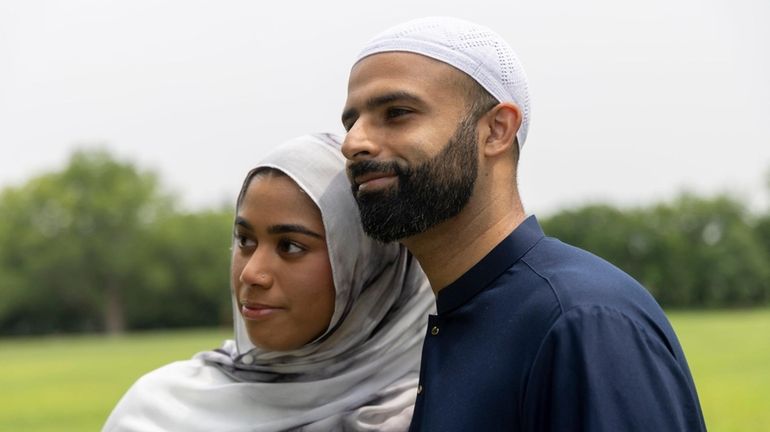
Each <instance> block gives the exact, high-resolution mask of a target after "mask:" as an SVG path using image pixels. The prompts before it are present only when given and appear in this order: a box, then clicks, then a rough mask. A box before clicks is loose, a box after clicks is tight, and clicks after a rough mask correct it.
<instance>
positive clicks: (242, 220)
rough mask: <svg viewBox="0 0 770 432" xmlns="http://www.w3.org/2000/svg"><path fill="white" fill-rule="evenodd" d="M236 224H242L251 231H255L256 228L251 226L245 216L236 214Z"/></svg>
mask: <svg viewBox="0 0 770 432" xmlns="http://www.w3.org/2000/svg"><path fill="white" fill-rule="evenodd" d="M235 225H238V226H242V227H244V228H246V229H247V230H249V231H254V228H253V227H252V226H251V224H250V223H248V222H247V221H246V219H244V218H242V217H240V216H236V217H235Z"/></svg>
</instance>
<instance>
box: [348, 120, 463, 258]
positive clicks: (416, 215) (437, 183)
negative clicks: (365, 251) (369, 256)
mask: <svg viewBox="0 0 770 432" xmlns="http://www.w3.org/2000/svg"><path fill="white" fill-rule="evenodd" d="M476 140H477V138H476V130H475V126H474V122H472V121H471V120H470V119H468V118H465V119H464V120H463V121H462V122H461V123H460V124H459V125H458V126H457V130H456V131H455V133H454V135H453V136H452V138H450V139H449V141H448V142H447V144H446V145H445V146H444V148H443V149H442V150H441V152H440V153H439V154H437V155H436V156H435V157H433V158H432V159H430V160H428V161H425V162H423V163H421V164H420V165H418V166H416V167H409V166H406V165H405V164H399V163H397V162H395V161H391V162H376V161H361V162H354V163H351V164H350V166H349V167H348V175H349V176H350V178H351V179H353V178H356V177H358V176H360V175H363V174H366V173H369V172H377V173H381V172H390V173H395V174H396V176H397V178H398V182H397V185H396V186H394V187H392V188H387V189H385V190H379V191H373V192H369V191H359V190H358V187H357V186H356V185H353V195H354V196H355V198H356V202H357V203H358V209H359V211H360V213H361V223H362V224H363V227H364V232H365V233H366V234H367V235H369V237H372V238H374V239H375V240H379V241H381V242H384V243H389V242H392V241H396V240H401V239H405V238H407V237H411V236H413V235H415V234H420V233H423V232H425V231H427V230H428V229H430V228H432V227H433V226H435V225H437V224H439V223H441V222H443V221H445V220H447V219H449V218H451V217H454V216H456V215H457V214H458V213H460V211H461V210H462V209H463V208H464V207H465V205H466V204H468V200H469V199H470V197H471V195H472V194H473V187H474V185H475V184H476V177H477V175H478V148H477V147H476Z"/></svg>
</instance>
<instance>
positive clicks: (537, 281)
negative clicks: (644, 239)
mask: <svg viewBox="0 0 770 432" xmlns="http://www.w3.org/2000/svg"><path fill="white" fill-rule="evenodd" d="M527 273H529V274H527ZM517 274H518V277H514V275H517ZM506 277H510V278H511V281H515V282H516V283H517V285H519V286H520V287H521V288H520V289H527V287H530V289H539V290H547V291H548V292H549V295H550V296H553V298H554V299H555V300H556V301H557V302H558V303H559V305H560V307H561V309H562V310H567V309H570V308H572V307H575V306H579V305H597V306H610V307H615V308H619V309H624V308H625V307H627V306H629V305H632V304H636V305H640V306H643V307H645V308H647V307H652V308H655V309H657V308H659V306H658V305H657V302H655V300H654V299H653V298H652V296H651V295H650V294H649V292H648V291H647V290H646V289H645V288H644V287H643V286H642V285H641V284H640V283H639V282H638V281H636V280H635V279H634V278H633V277H631V276H630V275H629V274H627V273H626V272H625V271H623V270H621V269H619V268H618V267H616V266H615V265H613V264H612V263H610V262H609V261H607V260H605V259H603V258H601V257H599V256H597V255H594V254H593V253H591V252H588V251H586V250H583V249H580V248H578V247H575V246H572V245H569V244H567V243H564V242H562V241H560V240H558V239H556V238H553V237H544V238H543V239H541V241H539V242H538V243H537V244H536V245H535V246H534V247H532V248H531V249H530V250H529V251H527V253H526V254H525V255H524V256H523V257H522V258H521V259H520V260H519V261H517V262H516V263H514V264H513V265H512V266H511V268H510V269H509V271H508V272H507V273H506V275H503V278H506ZM522 281H526V283H525V284H522V283H521V282H522Z"/></svg>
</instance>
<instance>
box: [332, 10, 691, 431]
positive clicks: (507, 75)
mask: <svg viewBox="0 0 770 432" xmlns="http://www.w3.org/2000/svg"><path fill="white" fill-rule="evenodd" d="M529 116H530V112H529V96H528V90H527V79H526V77H525V75H524V71H523V69H522V68H521V65H520V63H519V61H518V59H517V58H516V56H515V54H514V53H513V51H512V50H511V48H510V47H509V46H508V45H507V43H506V42H505V41H504V40H503V39H502V38H500V36H498V35H497V34H495V33H494V32H492V31H491V30H489V29H487V28H485V27H482V26H479V25H476V24H473V23H469V22H466V21H462V20H457V19H451V18H426V19H420V20H415V21H411V22H408V23H405V24H401V25H399V26H396V27H394V28H392V29H389V30H387V31H385V32H384V33H382V34H380V35H379V36H377V37H375V38H374V39H373V40H372V41H370V42H369V44H368V45H367V46H366V47H365V48H364V50H363V51H362V52H361V54H360V55H359V58H358V60H357V61H356V63H355V64H354V66H353V68H352V69H351V73H350V78H349V82H348V98H347V102H346V105H345V108H344V112H343V114H342V121H343V124H344V126H345V128H346V129H347V131H348V133H347V136H346V139H345V142H344V144H343V147H342V150H343V153H344V154H345V156H346V157H347V158H348V159H349V166H348V175H349V177H350V179H351V182H352V189H353V193H354V194H355V197H356V200H357V202H358V205H359V209H360V213H361V218H362V221H363V223H364V227H365V230H366V231H367V234H369V235H370V236H372V237H374V238H376V239H379V240H381V241H384V242H390V241H396V240H397V241H400V242H402V243H403V244H404V245H406V246H407V247H408V248H409V250H410V251H411V252H412V253H413V254H414V255H415V256H416V257H417V259H418V260H419V262H420V264H421V265H422V267H423V269H424V270H425V272H426V274H427V275H428V278H429V279H430V282H431V285H432V287H433V290H434V292H435V293H436V297H437V298H436V302H437V314H436V315H433V316H431V317H430V322H429V325H428V332H427V336H426V340H425V344H424V347H423V358H422V369H421V376H420V386H419V387H418V396H417V401H416V405H415V412H414V417H413V420H412V425H411V430H414V431H417V430H423V431H485V432H486V431H497V430H509V431H510V430H521V431H579V430H585V431H699V430H705V425H704V422H703V417H702V414H701V410H700V405H699V402H698V397H697V394H696V390H695V386H694V384H693V381H692V377H691V375H690V372H689V368H688V366H687V362H686V360H685V357H684V353H683V352H682V349H681V347H680V345H679V342H678V340H677V338H676V335H675V334H674V331H673V330H672V328H671V326H670V324H669V323H668V320H667V319H666V317H665V315H664V313H663V311H662V310H661V309H660V307H659V306H658V304H657V303H656V302H655V300H654V299H653V298H652V297H651V296H650V295H649V294H648V293H647V291H646V290H645V289H644V288H643V287H641V286H640V285H639V284H638V283H637V282H636V281H634V280H633V279H632V278H631V277H629V276H628V275H626V274H625V273H623V272H622V271H620V270H619V269H617V268H615V267H614V266H612V265H611V264H609V263H607V262H605V261H603V260H602V259H600V258H598V257H596V256H594V255H591V254H590V253H588V252H585V251H583V250H580V249H577V248H574V247H572V246H569V245H566V244H564V243H561V242H559V241H558V240H556V239H553V238H549V237H545V236H544V234H543V232H542V230H541V229H540V226H539V225H538V222H537V220H536V219H535V217H534V216H530V217H527V216H526V214H525V212H524V209H523V207H522V204H521V201H520V199H519V195H518V192H517V185H516V172H517V164H518V158H519V151H520V150H521V148H522V146H523V145H524V142H525V140H526V137H527V129H528V125H529Z"/></svg>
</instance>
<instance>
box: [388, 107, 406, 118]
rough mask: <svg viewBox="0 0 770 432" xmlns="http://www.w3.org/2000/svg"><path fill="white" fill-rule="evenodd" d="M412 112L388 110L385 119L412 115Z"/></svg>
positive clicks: (397, 109)
mask: <svg viewBox="0 0 770 432" xmlns="http://www.w3.org/2000/svg"><path fill="white" fill-rule="evenodd" d="M411 112H412V111H410V110H408V109H406V108H388V109H387V111H385V117H387V118H388V119H393V118H396V117H401V116H403V115H407V114H409V113H411Z"/></svg>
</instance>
